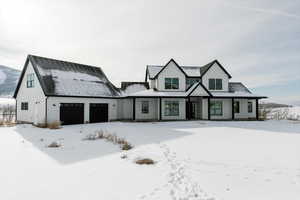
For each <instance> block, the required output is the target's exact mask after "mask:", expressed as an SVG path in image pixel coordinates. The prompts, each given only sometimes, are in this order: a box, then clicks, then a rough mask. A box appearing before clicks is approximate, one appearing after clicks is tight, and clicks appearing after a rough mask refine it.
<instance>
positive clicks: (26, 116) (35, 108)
mask: <svg viewBox="0 0 300 200" xmlns="http://www.w3.org/2000/svg"><path fill="white" fill-rule="evenodd" d="M32 73H34V87H32V88H27V75H28V74H32ZM16 100H17V121H20V122H29V123H35V124H38V123H45V120H46V119H45V106H46V105H45V103H46V96H45V95H44V92H43V89H42V87H41V85H40V82H39V81H38V78H37V76H36V74H35V71H34V69H33V67H32V65H31V63H30V62H28V66H27V69H26V71H25V74H24V78H23V80H22V82H21V84H20V88H19V91H18V94H17V97H16ZM22 102H27V103H28V110H21V103H22Z"/></svg>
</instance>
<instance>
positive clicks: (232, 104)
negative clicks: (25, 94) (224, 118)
mask: <svg viewBox="0 0 300 200" xmlns="http://www.w3.org/2000/svg"><path fill="white" fill-rule="evenodd" d="M231 116H232V120H234V98H231Z"/></svg>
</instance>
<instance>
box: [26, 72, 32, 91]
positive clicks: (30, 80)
mask: <svg viewBox="0 0 300 200" xmlns="http://www.w3.org/2000/svg"><path fill="white" fill-rule="evenodd" d="M33 87H34V74H33V73H32V74H27V88H33Z"/></svg>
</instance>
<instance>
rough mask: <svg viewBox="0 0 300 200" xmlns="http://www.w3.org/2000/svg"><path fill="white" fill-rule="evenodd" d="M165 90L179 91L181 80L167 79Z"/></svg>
mask: <svg viewBox="0 0 300 200" xmlns="http://www.w3.org/2000/svg"><path fill="white" fill-rule="evenodd" d="M165 89H179V79H178V78H165Z"/></svg>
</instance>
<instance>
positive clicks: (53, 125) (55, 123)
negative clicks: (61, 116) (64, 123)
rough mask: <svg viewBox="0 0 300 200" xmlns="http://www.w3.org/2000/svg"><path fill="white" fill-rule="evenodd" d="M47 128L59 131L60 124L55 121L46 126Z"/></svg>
mask: <svg viewBox="0 0 300 200" xmlns="http://www.w3.org/2000/svg"><path fill="white" fill-rule="evenodd" d="M47 127H48V128H49V129H60V128H61V122H60V121H55V122H51V123H49V124H47Z"/></svg>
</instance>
